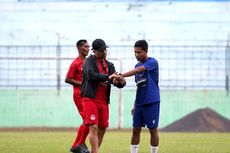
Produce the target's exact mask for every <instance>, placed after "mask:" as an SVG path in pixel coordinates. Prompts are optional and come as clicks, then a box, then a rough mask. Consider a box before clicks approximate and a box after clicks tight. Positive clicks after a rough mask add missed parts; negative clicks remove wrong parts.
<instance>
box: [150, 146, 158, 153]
mask: <svg viewBox="0 0 230 153" xmlns="http://www.w3.org/2000/svg"><path fill="white" fill-rule="evenodd" d="M150 150H151V153H157V151H158V147H155V146H151V147H150Z"/></svg>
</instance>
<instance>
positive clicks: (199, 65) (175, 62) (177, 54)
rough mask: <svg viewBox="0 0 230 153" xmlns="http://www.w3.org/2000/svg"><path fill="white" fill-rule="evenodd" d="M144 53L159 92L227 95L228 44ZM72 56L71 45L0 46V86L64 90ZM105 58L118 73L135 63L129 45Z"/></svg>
mask: <svg viewBox="0 0 230 153" xmlns="http://www.w3.org/2000/svg"><path fill="white" fill-rule="evenodd" d="M148 54H149V56H152V57H155V58H156V59H157V60H158V62H159V67H160V86H161V88H162V89H190V88H192V89H194V88H195V89H213V88H214V89H225V90H226V91H227V93H229V71H230V57H229V56H230V50H229V43H228V44H227V45H226V46H149V53H148ZM76 56H77V51H76V49H75V47H74V46H64V45H62V46H61V45H56V46H0V87H1V88H57V89H58V90H60V89H61V88H62V87H67V85H66V84H65V83H64V81H63V80H64V78H65V75H66V72H67V70H68V67H69V65H70V63H71V62H72V60H73V59H74V58H75V57H76ZM108 58H109V59H110V60H111V61H112V62H115V66H116V67H117V70H118V71H122V72H124V71H127V70H129V69H132V68H133V67H134V65H135V64H136V62H137V61H136V60H135V57H134V55H133V46H110V48H109V53H108ZM117 60H119V62H117ZM117 63H118V64H117ZM118 65H119V66H118ZM129 79H130V78H129ZM129 82H130V83H129V84H127V85H128V87H131V88H132V87H134V86H135V83H134V82H133V81H129Z"/></svg>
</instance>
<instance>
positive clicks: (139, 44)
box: [134, 40, 148, 52]
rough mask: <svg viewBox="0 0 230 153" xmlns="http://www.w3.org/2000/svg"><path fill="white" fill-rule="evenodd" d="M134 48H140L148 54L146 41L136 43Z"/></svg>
mask: <svg viewBox="0 0 230 153" xmlns="http://www.w3.org/2000/svg"><path fill="white" fill-rule="evenodd" d="M134 47H140V48H141V49H142V50H144V51H146V52H148V43H147V42H146V41H145V40H138V41H136V42H135V45H134Z"/></svg>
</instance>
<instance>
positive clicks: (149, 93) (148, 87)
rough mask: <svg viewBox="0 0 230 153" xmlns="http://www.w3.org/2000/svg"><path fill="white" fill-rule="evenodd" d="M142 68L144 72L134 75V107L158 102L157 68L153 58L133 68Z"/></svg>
mask: <svg viewBox="0 0 230 153" xmlns="http://www.w3.org/2000/svg"><path fill="white" fill-rule="evenodd" d="M140 66H144V67H145V69H146V70H145V71H143V72H140V73H137V74H135V82H136V85H137V92H136V100H135V101H136V102H135V106H141V105H146V104H150V103H155V102H160V89H159V86H158V82H159V67H158V62H157V60H156V59H155V58H152V57H149V58H148V59H147V60H146V61H145V62H144V63H141V62H139V63H137V64H136V65H135V68H137V67H140Z"/></svg>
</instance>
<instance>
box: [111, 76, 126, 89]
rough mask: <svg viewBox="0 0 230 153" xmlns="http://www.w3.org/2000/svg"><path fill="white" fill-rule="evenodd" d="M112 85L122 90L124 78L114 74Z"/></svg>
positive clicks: (124, 82) (124, 83)
mask: <svg viewBox="0 0 230 153" xmlns="http://www.w3.org/2000/svg"><path fill="white" fill-rule="evenodd" d="M112 83H113V85H114V86H116V87H118V88H123V87H124V86H125V85H126V81H125V78H124V77H123V76H122V75H120V74H118V73H116V77H114V78H113V80H112Z"/></svg>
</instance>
